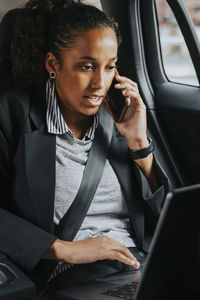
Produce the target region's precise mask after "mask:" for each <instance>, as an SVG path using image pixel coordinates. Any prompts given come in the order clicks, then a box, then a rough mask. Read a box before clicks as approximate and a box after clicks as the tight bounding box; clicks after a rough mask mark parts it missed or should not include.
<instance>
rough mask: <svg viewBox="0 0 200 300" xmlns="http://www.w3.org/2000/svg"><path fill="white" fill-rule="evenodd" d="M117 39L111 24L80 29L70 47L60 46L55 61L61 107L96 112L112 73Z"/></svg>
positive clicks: (82, 111) (80, 112)
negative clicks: (110, 26)
mask: <svg viewBox="0 0 200 300" xmlns="http://www.w3.org/2000/svg"><path fill="white" fill-rule="evenodd" d="M117 50H118V45H117V39H116V35H115V33H114V31H113V30H112V29H111V28H98V29H92V30H89V31H86V32H84V33H82V34H81V35H80V36H79V37H78V38H77V40H76V41H75V44H74V46H73V47H72V48H71V49H62V50H61V63H60V65H59V63H58V62H57V61H56V63H55V66H54V69H55V71H56V90H57V94H58V96H59V98H60V101H61V103H60V104H61V109H62V110H64V111H67V112H70V113H71V114H79V115H80V114H81V115H85V116H91V115H94V114H96V113H97V111H98V109H99V107H100V105H101V103H102V101H103V99H104V98H105V95H106V94H107V92H108V89H109V87H110V85H111V82H112V79H113V77H114V72H115V65H116V61H117Z"/></svg>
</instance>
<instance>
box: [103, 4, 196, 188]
mask: <svg viewBox="0 0 200 300" xmlns="http://www.w3.org/2000/svg"><path fill="white" fill-rule="evenodd" d="M157 1H158V2H159V1H160V2H161V1H162V2H164V4H163V3H161V4H162V5H167V6H168V7H169V8H170V9H171V13H172V14H173V15H174V19H175V20H177V21H176V22H177V26H178V27H179V28H180V31H181V32H182V34H183V37H184V41H185V42H184V43H185V45H186V46H187V48H188V50H189V51H188V55H189V56H190V57H191V64H192V66H193V68H194V74H195V76H196V77H195V78H196V81H195V84H191V83H180V82H176V81H174V80H172V79H171V78H170V79H169V77H168V76H167V75H166V71H165V68H164V64H163V57H162V53H161V50H162V49H161V44H160V34H159V19H158V14H157V11H156V3H155V1H154V0H148V1H147V0H129V1H123V0H117V1H116V0H109V1H106V0H102V1H101V2H102V6H103V9H104V10H106V11H107V12H108V13H110V14H112V15H113V16H114V17H115V18H116V19H117V21H118V22H119V25H120V29H121V31H122V36H124V37H125V38H124V43H123V44H122V46H121V49H120V53H119V65H120V72H121V73H124V74H127V75H129V76H130V77H131V78H132V79H134V80H135V81H136V82H137V83H138V85H139V88H140V92H141V95H142V97H143V100H144V102H145V104H146V107H147V114H148V127H149V130H150V133H151V135H152V136H153V138H154V142H155V144H156V149H157V151H156V152H157V156H158V157H159V159H160V161H161V164H163V166H164V168H165V170H166V172H167V173H168V175H169V177H170V179H171V181H172V184H173V186H174V187H177V186H182V185H187V184H192V183H197V182H199V180H200V159H199V153H200V137H199V130H200V89H199V81H200V68H199V66H200V50H199V49H200V47H199V39H198V37H197V34H196V32H195V28H194V24H193V23H192V21H191V18H190V15H189V12H188V10H187V7H186V5H185V2H187V1H186V0H185V1H184V0H167V1H166V0H157ZM197 1H198V0H197ZM172 67H173V66H172ZM176 68H177V70H179V69H180V70H182V69H181V65H180V66H178V67H177V65H175V64H174V68H173V70H175V69H176ZM173 70H172V73H173Z"/></svg>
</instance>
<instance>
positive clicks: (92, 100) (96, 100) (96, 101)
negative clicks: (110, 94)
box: [84, 95, 104, 106]
mask: <svg viewBox="0 0 200 300" xmlns="http://www.w3.org/2000/svg"><path fill="white" fill-rule="evenodd" d="M84 98H86V99H87V103H88V104H89V105H92V106H98V105H100V104H101V103H102V101H103V99H104V96H98V95H88V96H85V97H84Z"/></svg>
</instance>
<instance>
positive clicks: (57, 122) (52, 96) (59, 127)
mask: <svg viewBox="0 0 200 300" xmlns="http://www.w3.org/2000/svg"><path fill="white" fill-rule="evenodd" d="M46 99H47V113H46V121H47V130H48V132H49V133H53V134H63V133H68V134H70V135H71V136H72V137H74V135H73V133H72V131H71V130H70V128H69V127H68V126H67V124H66V122H65V120H64V118H63V116H62V114H61V111H60V108H59V105H58V101H57V96H56V90H55V83H54V80H51V79H49V80H48V81H47V84H46ZM97 125H98V115H97V114H96V115H95V116H94V122H93V125H92V126H91V127H90V128H89V129H88V131H87V132H86V134H85V136H84V138H83V139H90V140H93V139H94V135H95V129H96V127H97Z"/></svg>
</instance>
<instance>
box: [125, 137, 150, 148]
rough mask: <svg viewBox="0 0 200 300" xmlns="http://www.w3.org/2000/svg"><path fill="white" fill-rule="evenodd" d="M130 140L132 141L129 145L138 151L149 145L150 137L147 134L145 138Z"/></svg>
mask: <svg viewBox="0 0 200 300" xmlns="http://www.w3.org/2000/svg"><path fill="white" fill-rule="evenodd" d="M129 140H130V142H128V147H129V149H130V150H132V151H138V150H140V149H143V148H145V147H148V145H149V139H148V137H147V136H146V137H144V138H137V139H129Z"/></svg>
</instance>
